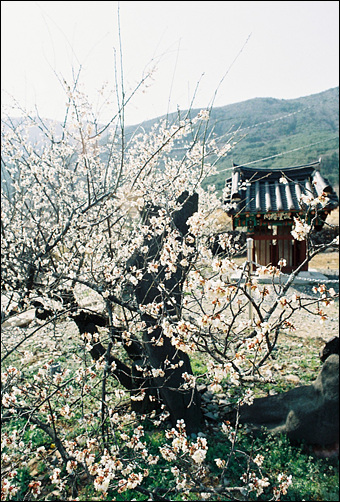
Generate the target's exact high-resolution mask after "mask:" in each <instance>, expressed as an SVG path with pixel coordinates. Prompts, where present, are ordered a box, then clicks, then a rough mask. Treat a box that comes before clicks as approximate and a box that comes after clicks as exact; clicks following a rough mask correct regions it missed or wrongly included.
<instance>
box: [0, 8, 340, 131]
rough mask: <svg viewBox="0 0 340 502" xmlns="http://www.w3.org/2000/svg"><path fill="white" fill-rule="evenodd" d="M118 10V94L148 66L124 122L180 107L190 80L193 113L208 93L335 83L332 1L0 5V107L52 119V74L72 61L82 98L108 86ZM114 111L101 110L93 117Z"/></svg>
mask: <svg viewBox="0 0 340 502" xmlns="http://www.w3.org/2000/svg"><path fill="white" fill-rule="evenodd" d="M118 4H119V17H120V26H121V34H120V35H121V42H122V60H123V68H124V85H125V89H126V92H127V94H128V93H129V91H130V90H131V89H133V88H134V87H135V86H136V84H137V83H138V82H139V81H140V80H141V78H142V76H143V75H145V73H146V72H147V71H149V70H150V69H151V68H153V67H154V66H155V70H154V73H153V76H152V79H151V80H150V81H149V82H148V84H149V86H148V87H147V88H144V89H143V92H141V93H140V94H139V95H137V96H135V98H133V100H131V102H130V104H129V106H128V108H127V111H126V122H127V124H136V123H138V122H141V121H143V120H147V119H150V118H155V117H158V116H160V115H163V114H165V113H167V111H170V112H171V111H175V110H176V109H177V107H179V108H180V109H182V110H184V109H187V108H188V107H189V105H190V103H191V100H192V98H193V95H194V92H195V89H196V86H197V83H198V82H200V83H199V86H198V90H197V92H196V98H195V101H194V107H199V108H204V107H207V106H209V104H210V103H211V100H212V98H213V97H214V93H215V90H216V89H217V88H218V92H217V95H216V98H215V101H214V104H215V106H223V105H227V104H230V103H235V102H238V101H244V100H246V99H250V98H254V97H275V98H282V99H287V98H297V97H301V96H307V95H309V94H313V93H317V92H321V91H324V90H327V89H329V88H331V87H336V86H338V85H339V2H338V1H312V2H310V1H302V2H299V1H293V2H292V1H286V2H278V1H273V2H270V1H264V2H256V1H250V2H249V1H244V2H241V1H239V2H233V1H223V2H221V1H219V2H214V1H207V2H202V1H195V2H192V1H189V2H186V1H184V2H183V1H180V2H178V1H176V2H162V1H161V2H158V1H151V2H143V1H137V2H136V1H122V2H113V1H81V2H79V1H48V2H46V1H37V2H33V1H1V88H2V102H3V103H4V104H6V103H7V102H8V94H7V93H10V94H12V95H13V96H14V97H15V98H16V99H18V100H19V102H20V103H21V104H22V105H23V106H26V107H29V108H32V107H33V106H34V104H37V106H38V108H39V111H40V114H41V116H43V117H48V118H56V119H58V120H61V119H62V117H63V115H64V110H65V102H66V98H65V95H64V94H63V91H62V89H61V85H60V83H59V82H58V78H57V76H59V77H60V76H61V75H62V76H63V77H64V78H66V79H68V80H70V79H71V78H72V68H73V69H75V70H76V69H77V68H78V66H79V64H80V63H81V64H82V66H83V70H82V80H83V82H84V85H85V89H86V92H87V93H88V94H89V95H90V96H91V98H92V96H94V91H95V90H97V89H99V88H100V87H101V86H102V84H103V82H105V81H108V82H109V88H112V89H114V82H115V57H114V53H115V50H116V54H119V43H118V38H119V37H118V25H119V24H118V9H117V7H118ZM235 59H236V60H235ZM228 70H229V71H228ZM226 73H227V75H226ZM225 75H226V76H225ZM224 76H225V78H224V79H223V77H224ZM221 79H223V81H222V83H221V85H220V86H219V83H220V81H221ZM218 86H219V87H218ZM93 99H94V98H93ZM114 111H115V110H114V108H113V107H112V106H107V107H105V108H104V110H103V111H102V114H101V119H102V120H107V119H109V118H110V117H111V116H112V115H113V114H114Z"/></svg>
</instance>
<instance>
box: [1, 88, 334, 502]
mask: <svg viewBox="0 0 340 502" xmlns="http://www.w3.org/2000/svg"><path fill="white" fill-rule="evenodd" d="M65 89H66V92H67V100H68V102H67V108H66V113H65V120H64V122H63V123H62V125H61V126H60V124H59V125H55V126H54V125H53V124H50V123H49V122H48V121H46V120H43V119H41V118H40V117H39V116H31V115H29V114H27V115H26V116H25V117H24V118H23V119H22V120H19V121H18V120H14V119H12V118H11V117H10V116H7V117H4V119H3V128H2V164H1V172H2V217H1V234H2V279H1V288H2V300H3V302H2V315H3V322H4V323H5V324H4V326H5V327H6V326H7V327H8V326H11V324H10V321H11V319H13V318H15V317H16V316H18V314H20V313H22V312H25V311H28V310H29V309H31V308H32V307H33V308H34V309H35V316H36V319H35V321H34V322H35V325H34V324H33V328H32V325H31V326H29V327H28V328H27V329H26V328H23V329H24V331H20V328H13V327H12V328H11V329H12V332H11V334H12V336H14V337H15V340H14V342H11V343H8V342H7V339H5V340H4V341H2V344H3V350H2V353H3V356H2V362H3V367H4V371H3V375H2V395H3V401H2V413H3V420H4V421H5V422H6V421H7V422H8V421H10V422H11V423H13V424H15V423H17V421H18V420H19V422H20V423H21V424H23V425H22V427H21V429H20V430H17V429H14V432H12V433H10V432H8V433H7V432H6V434H5V436H4V438H5V439H4V444H5V446H6V451H5V457H6V458H5V460H6V459H7V461H8V462H12V463H15V462H17V460H15V458H16V457H15V455H16V454H17V453H18V452H22V455H24V456H26V457H27V458H30V457H31V456H32V455H36V454H38V455H42V456H44V454H45V451H44V447H42V449H40V451H39V452H38V451H36V450H35V449H34V447H33V446H32V441H31V442H29V441H28V443H27V441H26V440H25V437H24V436H25V431H28V430H29V429H32V430H34V428H38V429H40V430H42V431H43V432H44V433H45V434H46V435H47V436H48V437H49V439H50V441H52V443H53V445H54V447H55V448H56V449H57V451H58V454H59V457H58V458H59V459H60V465H59V464H58V465H59V467H54V468H53V470H52V473H51V476H50V483H51V484H52V485H55V487H56V489H57V490H58V492H59V493H60V494H65V493H66V492H67V487H71V488H72V489H71V495H72V496H73V497H76V496H77V479H78V478H79V476H80V475H85V476H87V478H88V479H91V480H93V485H94V488H95V490H97V491H98V492H103V493H106V492H107V491H108V489H109V488H110V489H114V490H116V492H118V493H122V492H123V491H125V490H127V489H134V490H139V491H140V492H141V493H144V494H147V495H150V493H149V492H148V490H146V489H143V481H144V480H145V479H146V478H147V477H148V470H147V469H146V468H143V469H142V468H140V467H139V465H145V464H147V465H149V466H152V465H156V464H157V462H158V461H159V458H160V457H159V456H157V455H154V454H152V453H150V452H149V451H148V448H147V445H146V442H145V441H144V440H143V436H144V429H143V425H142V422H143V420H145V417H146V416H148V417H149V418H150V419H153V420H154V422H153V423H154V426H155V427H157V426H159V425H160V424H161V423H162V422H164V421H166V420H167V419H169V420H170V425H169V427H171V428H169V430H168V432H167V434H166V438H167V439H168V440H169V443H166V444H164V445H163V446H162V447H160V450H159V454H160V456H161V458H162V459H164V460H166V461H169V462H172V461H174V460H176V461H177V466H176V467H174V466H172V469H171V472H172V474H173V477H174V483H175V485H174V486H175V490H177V493H182V492H183V493H184V495H185V494H186V493H189V492H188V490H189V491H190V490H192V491H194V492H195V490H196V491H198V492H199V491H202V481H201V480H202V479H204V477H205V476H206V475H207V473H208V470H207V468H206V466H205V459H206V453H207V449H208V444H207V440H206V438H204V437H203V436H202V435H198V436H197V435H196V436H195V437H193V439H190V437H189V436H188V434H192V433H195V434H197V433H199V432H202V431H203V430H204V417H203V416H202V410H201V396H200V393H199V392H198V389H197V381H198V379H199V378H203V377H204V378H206V379H207V381H208V382H209V386H210V389H211V390H212V391H213V392H222V391H223V392H227V391H226V389H228V388H230V387H231V386H236V387H237V388H239V389H240V393H239V401H240V403H242V402H251V399H252V393H251V392H250V391H249V389H248V390H246V392H244V390H245V388H244V386H245V385H246V383H247V382H248V381H250V380H251V381H256V380H261V379H263V376H262V375H261V367H262V366H263V364H264V362H265V361H266V359H267V358H268V357H269V355H270V354H271V352H272V350H273V349H274V347H275V344H276V342H277V339H278V336H279V332H280V330H282V329H291V328H292V322H291V318H292V316H293V314H294V313H295V312H296V311H298V310H299V309H301V308H304V299H303V298H302V297H300V298H288V297H287V296H286V293H287V291H288V287H289V285H290V284H291V282H292V280H293V279H294V277H295V275H296V274H297V273H298V270H297V271H295V272H294V273H293V274H292V276H291V278H290V279H289V280H288V282H287V283H285V284H278V285H276V286H275V299H274V300H273V301H272V303H271V304H270V305H269V306H268V302H267V300H268V298H267V296H268V288H267V287H266V286H265V285H261V284H259V283H258V282H257V281H256V278H255V277H252V276H250V275H249V273H248V269H249V263H248V262H245V263H244V265H243V266H242V268H241V278H240V279H239V280H238V281H231V280H230V274H231V272H233V271H234V270H236V269H237V265H236V264H235V262H234V260H233V253H234V252H235V249H234V248H233V247H232V245H231V244H230V242H229V241H228V240H227V239H226V240H223V239H222V240H221V242H220V245H221V247H222V248H223V251H224V252H223V254H222V255H219V256H215V255H213V253H212V251H211V249H210V247H209V238H210V236H211V234H212V233H213V228H212V227H213V220H212V219H211V215H212V214H213V213H214V211H215V210H216V209H217V208H220V207H221V206H222V205H223V202H222V201H221V200H220V199H219V198H218V197H217V195H216V193H215V191H214V189H213V187H209V188H208V189H207V190H204V189H203V188H202V181H203V180H204V179H205V178H206V177H207V176H210V175H212V174H214V173H215V172H216V165H217V163H218V160H219V159H220V158H221V156H223V155H226V153H227V152H228V151H229V150H230V149H231V148H232V143H231V141H232V138H231V139H230V141H229V142H225V143H224V144H223V145H222V146H221V147H219V146H218V145H217V143H216V141H215V140H214V139H213V136H212V134H211V132H209V131H210V129H209V128H208V123H209V110H203V111H201V112H199V113H196V114H195V113H193V111H192V110H190V111H189V112H186V113H181V112H180V111H178V114H177V116H176V117H174V118H173V120H172V121H170V120H169V118H166V119H164V120H161V121H160V122H159V123H158V124H157V125H156V126H154V127H153V128H152V130H151V131H150V133H148V134H147V133H145V131H143V129H142V128H139V129H136V131H135V132H134V133H133V134H132V135H130V136H128V135H127V133H126V130H125V127H124V119H123V116H124V108H125V106H126V104H127V102H128V101H129V99H130V98H125V94H124V93H123V95H122V96H121V99H120V100H119V103H120V104H119V106H118V111H117V114H116V116H115V118H113V119H112V120H111V121H110V123H107V124H106V125H104V126H101V125H100V124H99V123H98V121H97V119H96V118H95V115H94V112H93V110H92V108H91V104H90V103H89V102H88V100H87V96H86V95H85V93H84V92H82V91H81V86H80V84H79V82H78V80H76V82H74V83H73V84H69V85H68V84H66V83H65ZM124 99H125V100H124ZM37 130H38V131H39V139H38V140H37V141H31V140H30V137H31V136H30V135H32V133H33V132H36V131H37ZM307 230H308V231H309V230H310V229H309V228H308V229H307ZM304 231H306V226H304V225H303V223H301V222H299V223H297V225H296V228H295V232H298V233H299V236H301V232H304ZM307 233H308V232H307ZM305 236H306V235H305ZM325 247H326V246H323V247H322V246H321V247H319V248H318V249H316V250H314V251H313V252H315V253H316V252H318V251H320V250H321V249H324V248H325ZM313 252H311V253H309V255H308V259H310V258H311V257H312V255H313ZM281 265H282V263H281ZM265 271H266V273H267V274H268V275H271V276H272V277H273V278H274V277H276V276H277V275H278V274H279V272H280V265H278V266H277V267H276V266H271V267H267V268H266V270H265ZM243 279H246V280H245V281H243ZM249 288H250V289H249ZM250 290H251V291H252V294H249V291H250ZM84 292H85V293H86V294H88V293H89V292H91V294H92V295H94V297H95V298H96V304H95V305H94V306H93V305H91V306H88V305H87V306H84V302H82V298H83V297H84ZM318 292H319V293H320V297H319V299H318V300H315V301H318V302H319V303H320V302H321V303H324V304H326V303H327V302H330V301H332V299H333V297H334V296H336V294H335V292H334V291H333V290H331V289H327V288H326V287H325V286H320V287H319V289H318ZM82 295H83V296H82ZM249 302H252V305H253V309H254V312H255V315H254V320H249V319H248V318H247V306H248V303H249ZM306 305H308V307H309V308H310V300H308V301H307V300H306ZM316 313H317V314H318V315H320V316H321V317H322V315H324V313H323V311H322V309H321V308H319V309H318V311H317V312H316ZM61 321H63V322H65V323H66V324H68V325H70V324H72V325H75V326H76V327H77V329H78V334H79V341H78V351H77V352H75V353H73V354H70V355H69V363H68V365H69V368H65V369H60V367H58V361H57V358H56V357H55V356H54V354H53V353H49V354H48V358H47V360H45V361H44V363H42V364H41V365H40V366H39V364H38V366H36V367H35V368H34V370H33V366H31V362H32V360H33V358H34V355H33V354H32V353H31V350H28V347H29V345H30V341H31V339H33V337H35V339H36V337H37V336H39V333H40V332H41V333H42V332H43V330H46V329H47V330H50V337H51V339H52V337H53V336H54V333H55V326H56V323H57V322H61ZM65 336H66V334H65ZM197 354H198V355H202V357H204V359H205V363H206V368H207V372H206V373H205V374H204V375H203V374H202V375H200V374H197V373H195V372H194V371H193V369H192V361H191V358H192V356H193V355H197ZM71 361H72V363H71ZM55 363H57V364H55ZM125 391H128V392H129V395H130V405H129V406H130V408H129V412H128V411H127V408H126V407H125V408H121V407H120V402H121V399H122V397H124V396H126V394H125ZM122 410H123V411H122ZM138 417H139V418H138ZM72 420H79V421H80V422H81V424H82V426H83V432H82V433H81V434H79V435H78V434H76V431H74V435H73V436H72V437H71V439H70V438H69V435H68V433H67V432H66V431H67V427H66V425H67V424H70V423H72ZM136 421H137V422H138V425H136V424H135V425H134V426H133V427H132V429H131V430H130V432H126V431H124V425H126V424H129V423H135V422H136ZM65 424H66V425H65ZM223 430H224V432H225V433H226V435H228V436H230V437H231V441H233V435H232V432H233V431H232V430H231V429H230V427H229V426H226V425H225V424H224V429H223ZM8 452H9V453H8ZM11 458H12V460H10V459H11ZM216 465H218V466H221V468H223V469H224V467H225V460H223V461H222V460H221V459H216ZM63 466H64V470H63V472H62V471H61V468H62V467H63ZM11 472H12V478H14V479H15V474H13V473H14V472H15V471H14V470H12V471H11ZM282 476H283V475H282ZM246 477H247V476H246ZM12 478H11V476H7V477H6V478H4V481H3V493H4V498H5V499H6V498H11V497H12V496H14V495H15V493H16V492H17V491H18V487H17V485H15V483H12V481H11V479H12ZM221 479H222V478H221ZM282 479H283V478H282ZM287 479H288V478H287ZM287 479H286V478H285V483H286V484H285V485H284V486H285V487H286V486H287V483H288V481H287ZM243 481H244V480H243ZM244 482H246V481H244ZM247 483H248V489H249V490H250V491H251V490H253V491H256V493H257V494H258V495H260V494H261V493H263V490H264V489H265V488H266V487H267V486H268V485H269V482H268V479H267V478H266V477H264V476H260V477H258V476H257V474H255V472H253V473H252V475H251V479H250V480H249V479H248V478H247ZM288 484H289V483H288ZM205 489H206V492H208V491H209V490H211V491H210V492H209V493H210V494H214V493H215V494H221V493H222V494H223V493H228V496H230V493H232V491H233V490H235V491H234V493H237V492H238V491H239V492H240V490H241V488H240V487H235V488H234V487H232V488H231V487H224V488H223V484H222V485H219V486H218V487H217V488H216V489H215V488H214V489H212V488H207V487H205ZM242 489H243V488H242ZM275 489H276V490H279V489H278V488H277V487H276V488H275ZM285 489H286V488H285ZM143 490H144V492H143ZM223 490H224V491H223ZM28 491H29V493H31V494H32V496H33V497H35V498H37V497H38V496H39V495H40V493H41V482H40V481H34V480H33V481H32V482H31V483H30V484H29V487H28ZM240 493H241V492H240ZM279 493H280V490H279ZM158 496H159V497H161V494H160V493H158ZM159 500H162V497H161V498H159Z"/></svg>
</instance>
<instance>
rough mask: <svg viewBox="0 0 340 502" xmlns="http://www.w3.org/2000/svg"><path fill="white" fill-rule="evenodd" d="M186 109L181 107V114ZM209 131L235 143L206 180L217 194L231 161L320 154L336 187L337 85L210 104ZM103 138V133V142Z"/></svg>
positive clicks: (275, 164) (273, 163)
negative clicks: (282, 95) (291, 96)
mask: <svg viewBox="0 0 340 502" xmlns="http://www.w3.org/2000/svg"><path fill="white" fill-rule="evenodd" d="M198 112H199V109H196V110H195V109H193V110H191V112H190V115H191V116H192V117H194V116H195V115H197V113H198ZM187 113H188V112H187V111H185V110H184V111H182V112H181V116H183V117H184V116H186V115H187ZM177 117H178V114H177V112H176V113H172V114H170V115H169V116H168V117H167V119H168V122H169V123H171V122H173V121H174V120H175V119H176V118H177ZM162 118H165V117H157V118H155V119H153V120H149V121H147V122H143V123H141V124H137V125H134V126H127V127H126V136H127V139H128V138H129V137H130V136H131V135H132V134H134V133H135V131H136V130H137V129H139V128H143V130H145V131H146V132H148V131H150V129H151V128H152V126H153V125H154V124H155V123H156V122H159V120H160V119H162ZM10 121H11V122H12V124H13V125H17V124H18V123H20V120H19V119H14V118H13V119H10ZM37 124H38V125H39V126H40V127H38V126H36V127H31V128H30V130H29V135H30V136H29V139H30V141H31V142H32V143H35V144H37V143H41V142H44V134H43V131H44V130H45V127H46V126H47V127H48V128H50V127H51V126H52V124H53V121H51V120H48V119H43V121H42V122H41V121H40V120H37ZM53 127H55V128H56V129H55V131H56V132H55V134H56V136H57V137H58V136H59V134H60V135H61V131H62V125H61V124H58V123H54V126H53ZM99 128H100V126H99ZM208 132H209V134H211V135H213V137H214V138H215V139H216V142H217V143H218V144H222V145H223V143H226V142H228V141H236V146H235V147H234V148H233V149H232V150H231V151H230V152H229V153H228V154H227V156H226V157H225V158H223V160H221V161H220V162H219V164H218V170H219V174H218V175H216V176H214V177H211V178H210V179H208V180H206V181H205V184H214V185H215V187H216V189H217V190H218V191H219V192H220V191H221V190H222V188H223V187H224V184H225V179H226V178H228V177H229V176H230V171H231V168H232V165H233V162H234V163H235V164H239V165H244V164H248V163H251V164H255V165H256V164H257V165H258V166H259V167H267V168H268V167H272V168H284V167H289V166H296V165H301V164H307V163H309V162H314V161H316V160H318V159H319V158H320V157H321V158H322V164H321V172H322V173H323V174H324V176H325V177H327V178H328V180H329V181H330V183H331V184H332V185H333V186H335V187H336V189H337V187H338V186H339V87H335V88H333V89H329V90H327V91H324V92H321V93H318V94H312V95H310V96H305V97H301V98H297V99H274V98H255V99H250V100H247V101H242V102H240V103H234V104H231V105H227V106H223V107H216V108H213V109H212V110H211V118H210V122H209V131H208ZM106 133H108V130H107V131H106ZM107 139H108V136H107V135H104V137H103V138H102V143H103V144H105V143H106V142H107ZM127 143H128V142H127ZM181 146H182V145H181V144H178V145H177V148H176V152H173V155H179V154H181V153H182V148H181ZM263 159H267V160H263ZM257 161H259V162H257Z"/></svg>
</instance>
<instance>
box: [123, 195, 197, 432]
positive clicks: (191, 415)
mask: <svg viewBox="0 0 340 502" xmlns="http://www.w3.org/2000/svg"><path fill="white" fill-rule="evenodd" d="M179 202H180V203H182V204H183V206H182V208H181V209H180V210H178V211H176V212H174V214H173V215H172V221H173V224H174V225H175V227H176V229H177V230H178V232H179V237H178V239H180V240H181V241H182V240H183V239H184V238H185V236H187V234H188V230H189V227H188V224H187V220H188V218H189V217H190V216H192V215H193V214H194V212H196V211H197V210H198V196H197V194H194V195H192V196H189V194H188V192H184V193H183V194H182V195H181V197H180V198H179ZM149 211H150V208H149ZM153 212H154V211H153ZM145 220H146V222H147V218H145ZM164 237H165V235H161V236H157V237H154V238H153V240H152V241H151V242H150V241H147V242H146V244H147V245H148V247H149V252H148V255H147V256H146V257H145V256H144V255H140V254H138V253H136V254H135V255H134V256H133V257H132V258H131V259H130V260H129V262H128V267H132V266H136V267H137V268H139V269H142V270H144V274H143V278H142V279H141V280H140V281H139V283H138V285H137V286H136V288H135V296H136V300H137V303H138V305H140V306H145V305H148V304H151V303H153V302H156V303H159V302H162V305H163V313H164V315H165V316H166V317H167V318H177V319H179V318H180V315H181V309H182V296H183V283H184V280H185V277H186V274H187V272H188V270H189V268H188V267H182V266H181V265H180V261H181V258H182V257H181V256H179V257H178V263H177V268H176V272H175V273H173V274H172V275H171V277H170V279H169V278H166V277H167V276H166V266H160V260H159V258H160V253H161V250H162V242H163V239H164ZM193 251H194V249H193ZM151 260H153V261H155V262H157V263H158V264H159V271H158V272H157V274H151V273H149V272H148V271H147V268H146V267H147V262H148V261H151ZM160 283H162V284H163V285H164V289H163V291H162V292H161V291H160V290H159V288H158V285H159V284H160ZM170 298H171V299H172V300H171V302H170V301H169V300H170ZM141 318H142V320H143V321H144V322H145V323H146V329H145V330H144V332H143V342H144V347H145V351H146V353H147V358H148V362H149V363H150V365H151V367H152V368H154V369H160V370H162V371H163V372H164V376H157V377H154V381H155V384H156V386H157V388H158V389H159V393H160V396H161V398H162V401H163V402H164V403H165V404H166V406H167V409H168V411H169V413H170V418H171V421H172V423H173V425H176V422H177V420H179V419H183V420H184V421H185V424H186V428H187V432H188V433H192V432H197V431H199V430H200V429H201V426H202V413H201V406H200V405H201V401H200V394H199V393H198V391H197V389H196V387H195V388H192V389H187V390H184V389H181V387H182V385H183V384H184V383H185V381H184V379H183V377H182V374H183V373H184V372H186V373H188V374H189V375H192V374H193V372H192V368H191V364H190V359H189V357H188V355H187V354H186V353H184V352H182V351H180V350H178V349H177V348H176V347H175V346H174V345H172V343H171V339H170V338H169V337H167V336H162V328H161V327H160V326H159V325H158V320H157V319H155V318H154V317H151V316H150V315H147V314H144V315H141ZM161 337H162V339H163V345H157V344H156V343H155V341H154V340H158V339H159V338H161ZM166 360H168V361H169V362H170V363H171V365H175V368H174V369H170V368H169V367H168V366H166V365H165V361H166ZM180 361H182V362H183V364H182V366H179V365H178V363H179V362H180ZM176 365H178V366H177V367H176Z"/></svg>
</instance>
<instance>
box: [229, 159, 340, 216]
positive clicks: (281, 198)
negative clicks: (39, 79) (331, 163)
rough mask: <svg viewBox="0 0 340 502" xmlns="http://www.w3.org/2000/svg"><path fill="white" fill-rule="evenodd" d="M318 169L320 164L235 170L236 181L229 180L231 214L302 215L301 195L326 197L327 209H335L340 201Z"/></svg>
mask: <svg viewBox="0 0 340 502" xmlns="http://www.w3.org/2000/svg"><path fill="white" fill-rule="evenodd" d="M318 166H319V162H314V163H313V164H308V165H305V166H296V167H288V168H285V169H261V168H254V167H247V166H234V169H233V173H232V177H231V178H229V179H227V180H226V188H227V192H228V195H227V197H226V199H225V203H226V204H227V205H231V207H230V208H229V209H228V211H227V212H228V214H230V215H233V214H236V213H245V212H250V213H266V212H276V211H300V210H301V206H300V203H299V201H300V197H301V195H307V196H309V197H310V196H312V197H313V198H316V197H318V196H319V195H321V194H323V193H324V194H326V195H327V197H328V198H329V201H328V202H327V204H326V205H325V206H324V207H323V209H325V210H332V209H335V208H336V207H338V205H339V200H338V197H337V195H336V193H335V192H334V190H333V188H332V187H331V185H330V184H329V183H328V180H327V179H325V178H324V177H323V176H322V175H321V174H320V172H319V171H318V169H317V167H318ZM282 178H285V180H286V182H285V183H283V182H282ZM280 180H281V181H280Z"/></svg>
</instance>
